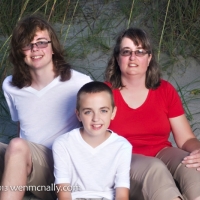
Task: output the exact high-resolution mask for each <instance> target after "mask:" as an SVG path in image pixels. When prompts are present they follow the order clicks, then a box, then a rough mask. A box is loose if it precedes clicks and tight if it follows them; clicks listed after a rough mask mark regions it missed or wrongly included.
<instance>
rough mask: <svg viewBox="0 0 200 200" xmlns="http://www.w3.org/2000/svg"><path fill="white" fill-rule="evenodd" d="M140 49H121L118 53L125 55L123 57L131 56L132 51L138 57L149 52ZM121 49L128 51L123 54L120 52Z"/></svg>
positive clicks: (149, 52)
mask: <svg viewBox="0 0 200 200" xmlns="http://www.w3.org/2000/svg"><path fill="white" fill-rule="evenodd" d="M140 50H141V49H137V50H135V51H131V50H130V49H121V50H120V52H119V54H120V55H121V56H125V57H127V56H132V53H133V52H134V54H135V56H138V57H143V56H144V55H146V54H149V55H150V54H151V51H146V50H143V49H142V50H143V52H140ZM123 51H129V55H124V54H122V52H123ZM137 53H140V54H137Z"/></svg>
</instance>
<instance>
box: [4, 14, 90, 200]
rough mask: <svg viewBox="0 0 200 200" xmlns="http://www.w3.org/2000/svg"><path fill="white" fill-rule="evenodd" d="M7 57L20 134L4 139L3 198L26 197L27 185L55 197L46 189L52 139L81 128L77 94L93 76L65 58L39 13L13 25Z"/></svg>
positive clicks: (7, 85)
mask: <svg viewBox="0 0 200 200" xmlns="http://www.w3.org/2000/svg"><path fill="white" fill-rule="evenodd" d="M9 58H10V61H11V63H12V65H13V75H12V76H8V77H7V78H6V79H5V80H4V82H3V90H4V94H5V98H6V100H7V103H8V106H9V109H10V113H11V117H12V120H13V121H18V122H19V137H18V138H14V139H13V140H11V142H10V143H9V145H6V144H2V143H0V159H1V160H0V161H1V162H0V180H1V186H2V187H3V186H4V190H2V191H1V192H0V199H1V200H6V199H15V200H18V199H22V198H23V196H24V193H25V190H29V188H31V187H28V186H38V188H39V189H37V187H35V188H34V187H32V191H31V192H32V193H33V194H34V195H35V196H37V197H39V198H41V199H46V200H53V199H55V198H56V196H55V191H49V190H51V189H48V186H49V187H50V185H51V184H53V183H54V176H53V157H52V151H51V147H52V143H53V141H54V140H55V139H56V138H57V137H58V136H60V135H62V134H63V133H66V132H68V131H70V130H71V129H74V128H76V127H79V122H78V120H77V118H76V116H75V114H74V110H75V106H76V105H75V104H76V94H77V91H78V90H79V88H80V87H81V86H82V85H84V84H85V83H87V82H90V81H91V79H90V78H89V77H88V76H86V75H83V74H81V73H79V72H77V71H75V70H72V69H71V67H70V65H69V64H68V63H66V62H65V60H64V56H63V50H62V48H61V45H60V43H59V41H58V38H57V36H56V33H55V31H54V29H53V28H52V26H51V25H50V24H49V23H48V22H47V21H46V20H45V19H43V18H42V17H40V16H37V15H32V16H28V17H26V18H24V19H22V20H21V21H20V22H19V23H18V24H17V26H16V27H15V28H14V30H13V34H12V39H11V46H10V55H9ZM4 154H5V156H4ZM12 186H19V189H17V191H12V189H11V187H12ZM25 186H27V187H25ZM44 186H46V188H44ZM41 188H43V189H41ZM39 190H43V191H39ZM45 190H47V191H45Z"/></svg>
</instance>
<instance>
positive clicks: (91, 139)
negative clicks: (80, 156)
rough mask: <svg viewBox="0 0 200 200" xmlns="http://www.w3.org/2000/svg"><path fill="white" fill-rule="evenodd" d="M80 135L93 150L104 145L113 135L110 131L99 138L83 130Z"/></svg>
mask: <svg viewBox="0 0 200 200" xmlns="http://www.w3.org/2000/svg"><path fill="white" fill-rule="evenodd" d="M80 133H81V136H82V138H83V140H84V141H85V142H86V143H88V144H89V145H90V146H91V147H93V148H95V147H97V146H99V145H100V144H102V143H103V142H104V141H105V140H107V139H108V138H109V137H110V134H111V133H110V132H109V131H106V133H105V134H102V135H99V136H89V135H88V134H87V133H85V132H84V130H83V129H82V128H81V129H80Z"/></svg>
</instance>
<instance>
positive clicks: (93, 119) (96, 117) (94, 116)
mask: <svg viewBox="0 0 200 200" xmlns="http://www.w3.org/2000/svg"><path fill="white" fill-rule="evenodd" d="M98 120H99V114H98V113H94V114H93V117H92V121H94V122H96V121H98Z"/></svg>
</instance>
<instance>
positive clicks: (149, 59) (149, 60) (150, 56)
mask: <svg viewBox="0 0 200 200" xmlns="http://www.w3.org/2000/svg"><path fill="white" fill-rule="evenodd" d="M151 58H152V54H150V55H149V57H148V66H149V63H150V62H151Z"/></svg>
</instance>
